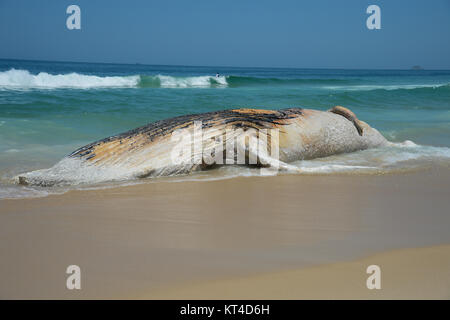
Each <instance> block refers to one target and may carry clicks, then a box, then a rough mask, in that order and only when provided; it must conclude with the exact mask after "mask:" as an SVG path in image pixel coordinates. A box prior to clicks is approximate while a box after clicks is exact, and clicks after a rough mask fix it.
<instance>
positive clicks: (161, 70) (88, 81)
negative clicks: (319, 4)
mask: <svg viewBox="0 0 450 320" xmlns="http://www.w3.org/2000/svg"><path fill="white" fill-rule="evenodd" d="M216 73H220V75H221V77H219V78H216V77H215V75H216ZM335 105H342V106H345V107H348V108H350V109H351V110H352V111H354V112H355V113H356V115H357V116H358V118H359V119H361V120H364V121H366V122H368V123H369V124H370V125H371V126H373V127H375V128H377V129H378V130H379V131H380V132H381V133H382V134H383V135H384V136H385V137H386V138H387V139H388V140H389V141H392V142H395V144H393V145H392V146H389V147H384V148H378V149H372V150H365V151H360V152H355V153H352V154H344V155H337V156H333V157H328V158H322V159H315V160H309V161H298V162H296V163H295V164H294V165H296V166H298V167H299V168H301V169H302V171H303V172H304V173H306V174H329V173H336V172H343V173H346V174H347V173H348V174H372V173H384V172H395V171H403V170H409V169H416V168H421V167H429V166H434V165H441V164H444V165H448V164H450V71H449V70H447V71H445V70H442V71H439V70H434V71H432V70H334V69H333V70H329V69H281V68H237V67H188V66H151V65H141V64H134V65H133V64H97V63H67V62H42V61H18V60H0V198H21V197H35V196H45V195H47V194H49V193H55V192H64V191H66V190H68V189H70V188H71V187H67V186H65V187H58V186H56V187H53V188H39V187H23V186H18V185H17V184H16V182H15V179H14V177H15V176H16V175H17V174H19V173H23V172H29V171H32V170H37V169H42V168H49V167H51V166H53V165H54V164H55V163H57V162H58V161H59V160H60V159H62V158H63V157H64V156H65V155H67V154H69V153H70V152H72V151H74V150H75V149H77V148H78V147H80V146H83V145H85V144H87V143H90V142H93V141H95V140H98V139H101V138H104V137H107V136H110V135H113V134H117V133H120V132H123V131H127V130H129V129H132V128H135V127H138V126H141V125H145V124H147V123H149V122H153V121H156V120H161V119H165V118H169V117H174V116H178V115H183V114H191V113H200V112H207V111H214V110H221V109H229V108H236V107H247V108H262V109H281V108H287V107H303V108H312V109H319V110H327V109H329V108H331V107H333V106H335ZM253 174H255V170H254V169H249V168H239V167H227V168H222V169H219V170H213V171H212V172H206V173H198V174H195V175H193V176H189V177H184V178H183V177H181V178H180V177H177V178H175V179H172V180H170V181H183V179H216V178H231V177H234V176H236V175H253ZM157 181H159V180H157ZM99 182H100V181H99ZM101 182H102V183H99V184H95V183H94V184H92V183H90V184H83V183H80V185H76V186H72V187H77V188H78V187H83V188H92V187H94V188H95V187H105V186H109V185H111V183H108V181H106V183H105V181H101ZM148 182H152V183H153V182H155V181H148ZM124 183H132V181H126V182H124Z"/></svg>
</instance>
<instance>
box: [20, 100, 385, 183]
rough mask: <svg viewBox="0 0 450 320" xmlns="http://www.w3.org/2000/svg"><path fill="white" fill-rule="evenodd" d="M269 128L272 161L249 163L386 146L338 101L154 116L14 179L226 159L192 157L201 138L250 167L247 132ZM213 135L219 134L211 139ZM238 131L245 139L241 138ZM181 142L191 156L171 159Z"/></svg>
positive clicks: (189, 167) (88, 175)
mask: <svg viewBox="0 0 450 320" xmlns="http://www.w3.org/2000/svg"><path fill="white" fill-rule="evenodd" d="M196 126H197V128H196ZM199 126H200V127H199ZM199 128H200V129H201V134H200V135H199V136H197V139H196V138H195V135H196V129H199ZM274 129H275V130H277V149H278V150H277V151H278V152H277V159H272V158H271V154H270V153H269V154H268V156H267V158H266V159H262V158H261V159H259V158H258V155H256V158H257V160H256V162H254V163H253V164H254V165H261V164H263V163H264V165H266V166H267V165H268V166H270V165H271V164H274V163H276V164H277V166H279V167H280V168H282V169H283V168H289V165H288V164H289V163H290V162H293V161H296V160H303V159H305V160H306V159H313V158H319V157H326V156H331V155H335V154H340V153H348V152H354V151H358V150H364V149H368V148H375V147H379V146H383V145H386V144H388V141H387V140H386V139H385V138H384V137H383V136H382V135H381V134H380V133H379V132H378V130H376V129H375V128H372V127H371V126H370V125H368V124H367V123H365V122H364V121H361V120H359V119H358V118H357V117H356V115H355V114H354V113H353V112H352V111H350V110H349V109H347V108H344V107H341V106H336V107H334V108H332V109H330V110H328V111H319V110H312V109H302V108H289V109H281V110H264V109H231V110H222V111H215V112H207V113H201V114H192V115H184V116H179V117H175V118H170V119H166V120H161V121H157V122H153V123H150V124H148V125H145V126H142V127H139V128H136V129H133V130H130V131H127V132H124V133H121V134H118V135H114V136H111V137H108V138H105V139H102V140H99V141H96V142H93V143H90V144H88V145H86V146H84V147H81V148H79V149H77V150H75V151H74V152H72V153H71V154H69V155H68V156H66V157H65V158H63V159H62V160H61V161H60V162H59V163H57V164H56V165H55V166H53V167H52V168H49V169H43V170H37V171H32V172H29V173H25V174H21V175H19V176H18V177H17V180H18V182H19V183H20V184H25V185H28V184H30V185H41V186H49V185H54V184H58V183H62V184H64V183H74V182H80V183H82V182H89V181H91V180H94V179H96V180H97V181H101V180H123V179H130V178H131V179H132V178H144V177H151V176H169V175H176V174H185V173H190V172H192V171H195V170H203V169H207V168H211V167H214V166H218V165H223V164H224V163H223V162H220V161H217V159H219V158H220V157H221V155H220V156H218V157H215V159H216V161H214V160H213V161H212V162H211V159H210V161H209V162H208V163H205V161H203V160H200V161H198V159H202V157H201V156H200V157H198V154H196V152H197V153H198V152H199V151H198V150H197V151H195V150H194V149H195V146H194V147H193V146H192V144H193V143H194V141H197V142H199V141H200V144H201V150H200V152H202V153H203V152H204V151H205V150H207V151H208V150H210V149H213V147H214V148H217V146H218V143H220V145H221V146H222V147H223V150H221V152H223V155H224V156H225V160H224V162H225V164H226V163H227V160H226V155H227V154H236V151H237V150H239V148H241V149H242V151H243V152H244V154H245V163H244V164H246V165H248V164H249V162H248V160H249V158H251V150H250V149H251V148H250V143H249V138H248V137H251V136H252V135H258V132H262V131H264V130H265V131H264V132H268V135H270V132H273V130H274ZM179 132H185V133H186V132H187V133H189V132H190V133H192V134H193V137H194V138H191V139H183V136H182V135H181V139H174V134H175V133H179ZM218 136H220V137H221V138H223V140H220V139H217V137H218ZM242 137H243V139H240V138H242ZM179 138H180V137H179ZM245 139H247V140H245ZM225 140H227V141H231V140H233V141H234V143H233V144H228V143H227V141H225ZM239 141H241V142H239ZM271 143H273V141H272V140H271V139H268V144H269V146H268V147H269V149H270V148H271V147H272V148H273V146H271ZM180 145H181V147H184V148H185V149H188V150H191V151H192V150H193V152H192V153H191V154H190V155H189V157H190V159H191V160H194V158H195V159H197V161H184V162H181V163H180V162H177V161H174V149H175V148H180ZM227 148H228V149H230V148H233V150H227ZM216 150H217V149H214V151H216ZM214 151H213V152H212V154H214ZM208 152H209V151H208ZM216 153H217V151H216ZM215 156H216V155H215ZM263 160H264V161H263Z"/></svg>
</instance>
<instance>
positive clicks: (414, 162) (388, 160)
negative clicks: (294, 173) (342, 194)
mask: <svg viewBox="0 0 450 320" xmlns="http://www.w3.org/2000/svg"><path fill="white" fill-rule="evenodd" d="M449 160H450V148H446V147H433V146H424V145H419V144H416V143H414V142H412V141H409V140H406V141H404V142H396V143H395V142H390V143H389V144H388V145H387V146H385V147H379V148H374V149H367V150H363V151H358V152H354V153H346V154H341V155H335V156H331V157H326V158H318V159H313V160H303V161H296V162H294V163H293V164H294V165H295V166H296V167H297V168H299V169H300V171H301V172H304V173H319V174H322V173H340V172H346V173H358V174H361V173H374V172H377V173H387V172H396V171H398V170H401V171H403V170H409V169H417V168H421V167H427V166H429V165H433V164H438V163H447V164H448V163H449Z"/></svg>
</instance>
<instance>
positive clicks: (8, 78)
mask: <svg viewBox="0 0 450 320" xmlns="http://www.w3.org/2000/svg"><path fill="white" fill-rule="evenodd" d="M223 86H227V80H226V77H215V76H195V77H174V76H168V75H144V76H141V75H130V76H97V75H86V74H79V73H74V72H73V73H67V74H56V75H54V74H49V73H47V72H40V73H38V74H32V73H30V72H29V71H28V70H16V69H10V70H8V71H3V72H0V88H1V89H13V90H20V89H64V88H73V89H92V88H136V87H155V88H207V87H223Z"/></svg>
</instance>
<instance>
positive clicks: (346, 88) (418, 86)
mask: <svg viewBox="0 0 450 320" xmlns="http://www.w3.org/2000/svg"><path fill="white" fill-rule="evenodd" d="M438 88H450V83H441V84H401V85H400V84H398V85H351V86H324V87H322V89H325V90H337V91H372V90H387V91H392V90H414V89H438Z"/></svg>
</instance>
